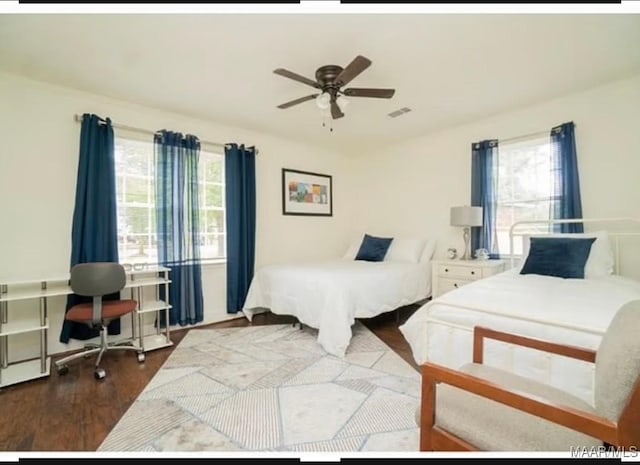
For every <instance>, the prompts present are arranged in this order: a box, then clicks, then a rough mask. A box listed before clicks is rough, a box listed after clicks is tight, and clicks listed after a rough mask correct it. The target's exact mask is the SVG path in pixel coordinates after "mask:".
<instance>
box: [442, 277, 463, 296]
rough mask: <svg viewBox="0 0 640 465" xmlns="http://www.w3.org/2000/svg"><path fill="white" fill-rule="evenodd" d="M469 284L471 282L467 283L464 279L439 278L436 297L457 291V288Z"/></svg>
mask: <svg viewBox="0 0 640 465" xmlns="http://www.w3.org/2000/svg"><path fill="white" fill-rule="evenodd" d="M470 282H471V281H467V280H464V279H450V278H440V279H439V280H438V295H442V294H444V293H445V292H449V291H453V290H454V289H458V288H459V287H462V286H464V285H465V284H469V283H470Z"/></svg>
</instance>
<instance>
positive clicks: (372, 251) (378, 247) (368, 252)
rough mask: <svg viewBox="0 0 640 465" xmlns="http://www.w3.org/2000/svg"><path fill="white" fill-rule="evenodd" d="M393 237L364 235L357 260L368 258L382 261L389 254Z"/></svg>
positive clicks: (369, 260) (373, 260) (372, 260)
mask: <svg viewBox="0 0 640 465" xmlns="http://www.w3.org/2000/svg"><path fill="white" fill-rule="evenodd" d="M392 240H393V237H388V238H387V237H375V236H370V235H368V234H365V235H364V238H363V239H362V244H360V249H358V253H357V254H356V260H366V261H368V262H381V261H383V260H384V256H385V255H387V251H388V250H389V246H390V245H391V241H392Z"/></svg>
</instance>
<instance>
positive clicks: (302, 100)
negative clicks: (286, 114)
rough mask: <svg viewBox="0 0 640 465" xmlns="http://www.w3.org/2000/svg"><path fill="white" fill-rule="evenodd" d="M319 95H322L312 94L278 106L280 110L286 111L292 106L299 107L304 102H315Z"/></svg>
mask: <svg viewBox="0 0 640 465" xmlns="http://www.w3.org/2000/svg"><path fill="white" fill-rule="evenodd" d="M318 95H320V94H311V95H307V96H306V97H300V98H297V99H295V100H291V101H290V102H286V103H283V104H281V105H278V108H282V109H285V108H289V107H292V106H294V105H297V104H299V103H302V102H308V101H309V100H313V99H314V98H316V97H317V96H318Z"/></svg>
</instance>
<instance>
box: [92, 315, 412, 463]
mask: <svg viewBox="0 0 640 465" xmlns="http://www.w3.org/2000/svg"><path fill="white" fill-rule="evenodd" d="M352 331H353V338H352V340H351V343H350V345H349V348H348V350H347V353H346V355H345V357H344V358H339V357H335V356H333V355H329V354H327V353H326V352H325V351H324V350H323V349H322V347H321V346H320V345H319V344H318V342H317V341H316V338H317V330H315V329H313V328H309V327H306V326H305V327H304V329H303V330H300V329H299V328H298V327H295V328H294V327H293V326H292V325H291V324H287V325H266V326H249V327H243V328H221V329H192V330H191V331H189V332H188V333H187V335H186V336H185V337H184V338H183V339H182V341H181V342H180V344H179V345H178V347H177V348H176V349H175V350H174V351H173V353H172V354H171V355H170V356H169V358H168V359H167V361H166V362H165V364H164V365H163V366H162V368H161V369H160V370H159V371H158V373H156V375H155V376H154V377H153V378H152V380H151V381H150V382H149V384H148V385H147V386H146V388H145V389H144V391H143V392H142V393H140V395H139V397H138V398H137V399H136V401H135V402H134V403H133V404H132V405H131V407H130V408H129V409H128V410H127V412H126V413H125V414H124V415H123V417H122V418H121V419H120V421H119V422H118V424H117V425H116V426H115V427H114V429H113V430H112V431H111V432H110V433H109V435H108V436H107V437H106V439H105V440H104V442H103V443H102V444H101V445H100V447H99V448H98V451H105V452H106V451H140V452H155V451H166V452H180V451H272V452H278V451H281V452H284V451H287V452H356V451H387V452H418V451H419V429H418V427H417V426H416V423H415V411H416V408H417V407H418V405H419V399H420V375H419V373H418V372H417V371H416V370H415V369H414V368H413V367H411V366H410V365H409V364H408V363H407V362H405V361H404V360H403V359H402V358H401V357H400V356H399V355H397V354H396V353H395V352H394V351H393V350H391V349H390V348H389V347H388V346H387V345H386V344H385V343H384V342H382V341H381V340H380V339H378V337H377V336H375V335H374V334H373V333H372V332H371V331H369V330H368V329H367V328H366V327H365V326H364V325H362V323H360V322H356V323H355V324H354V326H353V327H352Z"/></svg>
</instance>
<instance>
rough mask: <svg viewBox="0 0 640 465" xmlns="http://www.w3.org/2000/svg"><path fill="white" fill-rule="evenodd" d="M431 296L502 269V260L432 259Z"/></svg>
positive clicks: (503, 267) (503, 264) (434, 296)
mask: <svg viewBox="0 0 640 465" xmlns="http://www.w3.org/2000/svg"><path fill="white" fill-rule="evenodd" d="M431 263H432V265H431V267H432V268H431V274H432V278H431V279H432V287H433V298H434V299H435V298H436V297H438V296H440V295H442V294H444V293H445V292H449V291H452V290H454V289H457V288H459V287H460V286H464V285H465V284H469V283H471V282H473V281H477V280H478V279H482V278H486V277H487V276H491V275H494V274H497V273H500V272H502V271H504V269H505V262H504V261H503V260H432V262H431Z"/></svg>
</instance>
